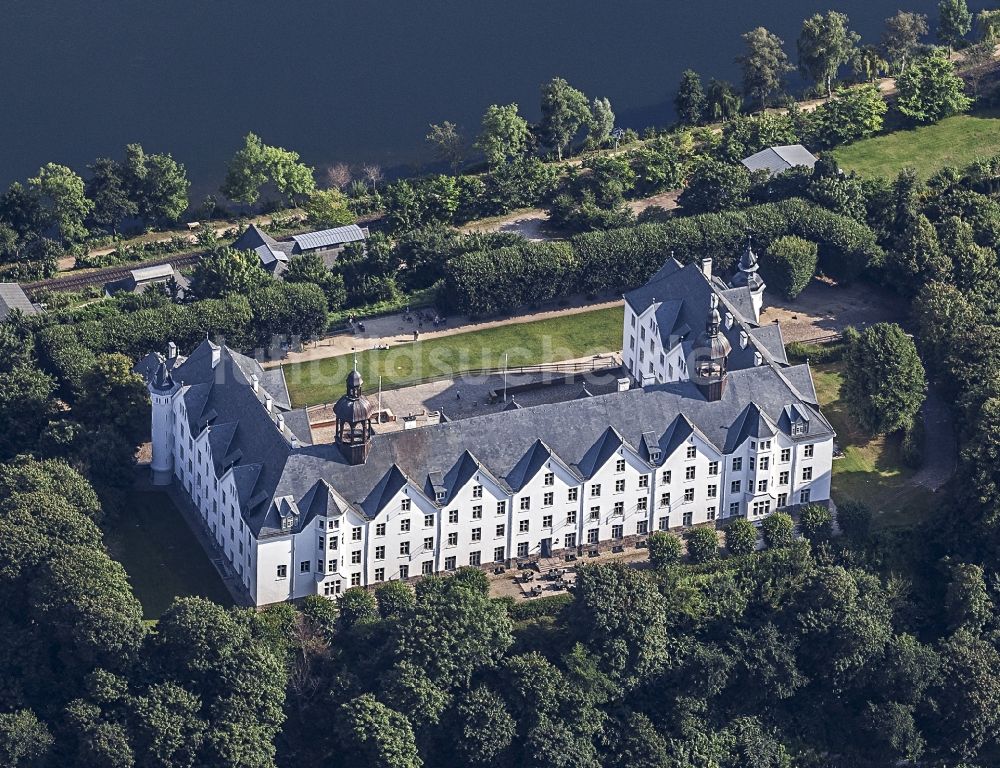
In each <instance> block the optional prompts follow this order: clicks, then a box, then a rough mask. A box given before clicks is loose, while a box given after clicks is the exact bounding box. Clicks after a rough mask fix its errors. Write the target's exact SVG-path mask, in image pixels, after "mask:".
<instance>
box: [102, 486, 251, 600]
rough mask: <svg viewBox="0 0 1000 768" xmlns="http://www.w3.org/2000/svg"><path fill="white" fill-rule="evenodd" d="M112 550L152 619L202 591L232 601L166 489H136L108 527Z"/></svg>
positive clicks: (213, 598) (107, 535) (107, 533)
mask: <svg viewBox="0 0 1000 768" xmlns="http://www.w3.org/2000/svg"><path fill="white" fill-rule="evenodd" d="M104 535H105V541H106V542H107V546H108V550H109V551H110V552H111V555H112V557H114V558H115V559H116V560H118V562H120V563H121V564H122V565H123V566H125V571H126V572H127V573H128V580H129V583H130V584H131V585H132V590H133V591H134V592H135V596H136V597H137V598H138V599H139V602H140V603H142V611H143V616H144V618H146V619H150V620H152V619H158V618H159V617H160V615H161V614H162V613H163V612H164V611H165V610H166V609H167V608H168V607H169V606H170V603H171V602H173V599H174V598H175V597H185V596H189V595H198V596H201V597H207V598H208V599H209V600H212V601H213V602H216V603H219V604H220V605H225V606H229V605H232V599H231V598H230V596H229V591H228V590H227V589H226V586H225V585H224V584H223V583H222V581H221V580H220V579H219V575H218V573H216V571H215V568H213V567H212V564H211V562H209V560H208V558H207V557H206V556H205V552H204V551H203V550H202V548H201V545H200V544H199V543H198V540H197V539H196V538H195V537H194V534H192V533H191V531H190V529H189V528H188V527H187V523H185V522H184V518H182V517H181V515H180V512H178V511H177V510H176V509H175V508H174V505H173V502H171V501H170V498H169V497H168V496H167V495H166V494H163V493H151V492H142V491H133V492H132V493H131V495H130V496H129V498H128V502H127V505H126V509H125V511H124V512H123V513H122V515H121V517H120V518H119V519H117V520H115V521H114V523H113V524H111V525H108V526H107V527H106V530H105V534H104Z"/></svg>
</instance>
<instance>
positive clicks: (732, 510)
mask: <svg viewBox="0 0 1000 768" xmlns="http://www.w3.org/2000/svg"><path fill="white" fill-rule="evenodd" d="M739 513H740V503H739V502H738V501H734V502H732V503H731V504H730V505H729V516H730V517H732V516H733V515H738V514H739Z"/></svg>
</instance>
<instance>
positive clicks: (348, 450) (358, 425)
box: [333, 369, 375, 465]
mask: <svg viewBox="0 0 1000 768" xmlns="http://www.w3.org/2000/svg"><path fill="white" fill-rule="evenodd" d="M363 384H364V382H363V381H362V379H361V374H360V373H358V371H357V369H355V370H353V371H351V372H350V373H349V374H348V375H347V394H345V395H344V396H343V397H341V398H340V399H339V400H338V401H337V402H336V404H335V405H334V406H333V415H334V416H335V417H336V419H337V427H336V438H335V441H336V444H337V447H338V448H340V452H341V453H342V454H343V455H344V458H345V459H347V461H349V462H350V463H351V464H353V465H358V464H364V463H365V460H366V459H367V458H368V450H369V449H370V448H371V443H372V434H373V433H372V416H374V415H375V407H374V406H373V405H372V404H371V401H370V400H369V399H368V398H367V397H365V396H364V395H363V394H362V392H361V387H362V385H363Z"/></svg>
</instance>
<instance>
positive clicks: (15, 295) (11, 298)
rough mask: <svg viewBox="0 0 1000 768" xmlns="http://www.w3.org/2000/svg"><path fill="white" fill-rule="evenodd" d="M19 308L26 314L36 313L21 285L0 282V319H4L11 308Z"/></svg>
mask: <svg viewBox="0 0 1000 768" xmlns="http://www.w3.org/2000/svg"><path fill="white" fill-rule="evenodd" d="M15 309H17V310H20V311H21V312H23V313H24V314H26V315H35V314H38V309H37V308H36V307H35V305H34V304H32V303H31V302H30V301H29V300H28V297H27V296H26V295H25V293H24V291H23V290H21V286H20V285H18V284H17V283H0V320H6V319H7V315H9V314H10V313H11V311H12V310H15Z"/></svg>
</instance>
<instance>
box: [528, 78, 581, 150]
mask: <svg viewBox="0 0 1000 768" xmlns="http://www.w3.org/2000/svg"><path fill="white" fill-rule="evenodd" d="M590 119H591V114H590V104H589V103H588V102H587V97H586V96H584V94H583V92H582V91H578V90H577V89H576V88H574V87H573V86H571V85H570V84H569V83H567V82H566V81H565V80H563V79H562V78H561V77H555V78H553V79H552V80H550V81H549V82H548V83H546V84H545V85H543V86H542V121H541V123H539V125H538V130H539V134H540V135H541V137H542V141H544V142H545V144H546V145H548V146H549V147H551V148H552V149H554V150H555V151H556V157H557V158H558V159H559V160H562V156H563V152H564V151H566V149H567V148H568V147H569V146H570V145H571V144H572V143H573V139H574V138H576V135H577V134H578V133H579V132H580V130H581V129H582V128H584V127H585V126H588V125H589V124H590Z"/></svg>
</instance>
